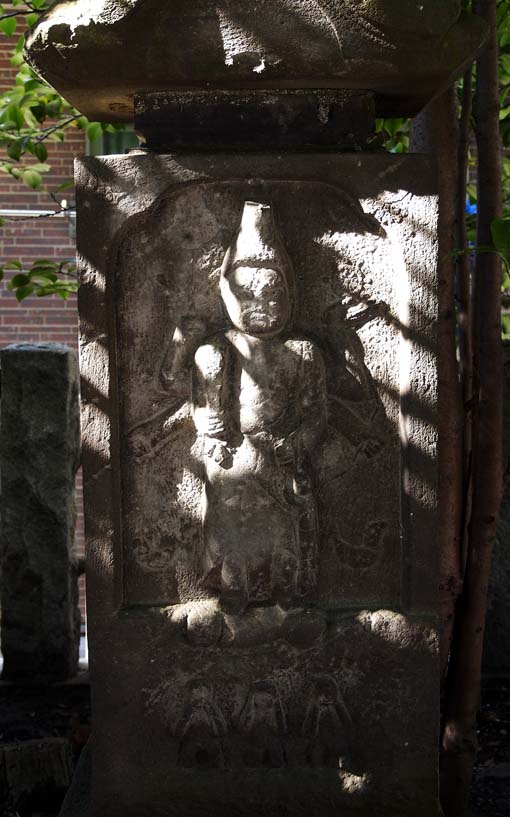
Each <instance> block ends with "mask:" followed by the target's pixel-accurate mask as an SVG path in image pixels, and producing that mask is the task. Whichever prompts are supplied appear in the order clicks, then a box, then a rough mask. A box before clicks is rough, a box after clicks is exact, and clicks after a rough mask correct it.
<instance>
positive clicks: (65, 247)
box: [0, 32, 85, 615]
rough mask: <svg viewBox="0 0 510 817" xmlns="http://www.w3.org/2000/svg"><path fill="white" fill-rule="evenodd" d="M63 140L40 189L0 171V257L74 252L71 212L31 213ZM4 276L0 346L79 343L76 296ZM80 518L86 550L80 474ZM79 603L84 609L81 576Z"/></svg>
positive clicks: (75, 148) (41, 199) (59, 168)
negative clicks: (21, 296) (29, 288)
mask: <svg viewBox="0 0 510 817" xmlns="http://www.w3.org/2000/svg"><path fill="white" fill-rule="evenodd" d="M16 39H17V36H15V37H6V36H5V35H4V34H2V33H1V32H0V90H2V91H3V90H5V89H6V88H8V87H9V86H10V85H11V84H12V83H13V81H14V76H15V74H16V69H15V68H13V67H12V66H11V64H10V56H11V52H12V49H13V48H14V45H15V43H16ZM67 133H68V136H67V137H66V141H65V142H64V143H61V142H49V141H47V142H46V145H47V148H48V160H47V161H48V164H50V165H51V173H50V174H48V175H47V176H45V180H44V188H45V189H44V190H40V191H33V190H30V189H29V188H28V187H25V185H24V184H23V183H22V182H19V181H17V180H15V179H13V178H12V177H10V176H9V175H7V174H4V173H0V211H1V212H0V215H1V216H2V217H4V218H9V219H11V220H9V222H8V224H6V225H5V226H4V227H3V228H0V263H3V262H5V261H8V260H9V259H12V258H19V259H21V260H22V261H24V262H27V263H28V262H30V261H34V260H36V259H38V258H52V259H65V258H74V257H75V253H76V250H75V240H74V219H73V218H71V217H70V216H64V217H62V216H58V217H53V218H33V217H31V211H33V210H52V211H54V210H56V209H57V205H56V204H55V202H54V201H53V200H52V198H51V196H50V193H51V192H52V191H54V190H55V189H56V188H57V187H58V186H59V185H60V184H61V183H62V182H64V181H65V180H66V179H69V178H71V177H72V175H73V159H74V157H75V156H76V155H80V154H83V153H84V152H85V135H84V133H83V131H80V130H78V129H74V128H73V129H71V130H68V132H67ZM62 198H65V199H67V201H68V202H69V203H72V202H73V200H74V193H73V190H72V188H69V189H66V190H65V191H62V192H61V193H60V194H59V200H60V199H62ZM8 210H22V211H23V213H22V214H21V215H20V216H15V217H11V216H5V215H3V213H4V212H5V211H8ZM7 280H8V279H6V280H4V281H3V282H2V283H0V348H3V347H4V346H7V345H8V344H10V343H18V342H22V341H32V342H33V341H55V342H59V343H65V344H67V345H68V346H70V347H71V348H73V349H76V350H77V347H78V318H77V311H76V297H74V296H72V297H70V298H69V300H68V301H63V300H61V299H60V298H58V297H56V296H51V297H47V298H37V297H35V296H34V297H31V298H27V299H26V300H25V301H23V302H22V303H21V304H18V303H17V301H16V298H15V297H14V294H13V293H12V292H10V291H8V290H7V287H6V284H7ZM76 487H77V507H78V520H77V522H78V524H77V529H76V545H77V550H78V552H79V553H80V554H81V553H83V550H84V537H83V508H82V494H81V476H80V475H79V478H78V480H77V486H76ZM81 584H82V587H81V594H80V595H81V607H82V613H83V615H84V613H85V600H84V598H85V597H84V588H83V582H82V583H81Z"/></svg>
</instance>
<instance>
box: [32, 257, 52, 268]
mask: <svg viewBox="0 0 510 817" xmlns="http://www.w3.org/2000/svg"><path fill="white" fill-rule="evenodd" d="M54 263H55V262H54V261H50V260H49V259H48V258H38V259H37V261H34V263H33V264H32V269H33V268H34V267H51V266H52V264H54Z"/></svg>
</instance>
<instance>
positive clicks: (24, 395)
mask: <svg viewBox="0 0 510 817" xmlns="http://www.w3.org/2000/svg"><path fill="white" fill-rule="evenodd" d="M1 364H2V416H1V434H0V451H1V462H2V516H1V540H2V653H3V657H4V669H3V675H2V677H3V678H4V679H5V680H9V681H25V682H35V681H58V680H64V679H66V678H69V677H72V676H73V675H75V673H76V671H77V667H78V648H79V638H80V627H79V625H80V614H79V610H78V599H77V573H76V570H75V566H74V564H73V553H72V549H73V542H74V525H75V504H74V477H75V473H76V469H77V467H78V464H79V455H80V430H79V428H80V426H79V399H78V398H79V381H78V367H77V362H76V356H75V354H74V352H72V351H71V350H70V349H69V348H67V347H66V346H62V345H60V344H55V343H47V344H45V343H40V344H35V345H31V344H18V345H13V346H8V347H7V348H5V349H3V350H2V353H1Z"/></svg>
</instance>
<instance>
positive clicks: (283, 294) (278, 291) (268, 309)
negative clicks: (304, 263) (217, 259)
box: [221, 266, 290, 336]
mask: <svg viewBox="0 0 510 817" xmlns="http://www.w3.org/2000/svg"><path fill="white" fill-rule="evenodd" d="M221 294H222V298H223V303H224V304H225V307H226V310H227V313H228V316H229V318H230V320H231V321H232V323H233V325H234V326H235V327H236V329H239V331H241V332H244V333H245V334H247V335H255V336H260V335H268V336H271V335H277V334H278V333H279V332H281V331H282V330H283V329H284V328H285V326H286V325H287V323H288V322H289V319H290V294H289V289H288V286H287V281H286V279H285V275H284V274H283V272H281V271H280V270H275V269H270V268H265V267H249V266H238V267H235V268H234V269H233V270H231V272H229V273H228V275H227V276H225V278H224V279H223V280H222V283H221Z"/></svg>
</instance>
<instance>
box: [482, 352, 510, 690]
mask: <svg viewBox="0 0 510 817" xmlns="http://www.w3.org/2000/svg"><path fill="white" fill-rule="evenodd" d="M504 359H505V380H504V398H503V399H504V426H503V430H504V440H503V464H504V483H503V499H502V502H501V516H500V518H499V524H498V532H497V537H496V542H495V544H494V558H493V562H492V575H491V580H490V586H489V605H488V610H487V624H486V631H485V654H484V671H485V672H488V673H494V674H496V675H506V674H508V673H510V343H509V342H508V341H507V342H506V343H505V358H504Z"/></svg>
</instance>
